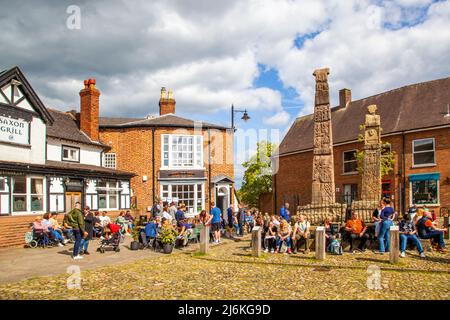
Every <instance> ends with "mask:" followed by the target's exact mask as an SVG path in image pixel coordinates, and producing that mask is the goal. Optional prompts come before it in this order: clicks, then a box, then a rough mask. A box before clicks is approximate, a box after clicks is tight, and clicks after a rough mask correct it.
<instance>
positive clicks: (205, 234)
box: [200, 226, 209, 254]
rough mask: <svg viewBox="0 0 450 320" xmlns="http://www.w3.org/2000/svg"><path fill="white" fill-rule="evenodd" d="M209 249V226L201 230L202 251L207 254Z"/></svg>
mask: <svg viewBox="0 0 450 320" xmlns="http://www.w3.org/2000/svg"><path fill="white" fill-rule="evenodd" d="M208 251H209V226H204V227H203V228H202V229H201V230H200V253H202V254H207V253H208Z"/></svg>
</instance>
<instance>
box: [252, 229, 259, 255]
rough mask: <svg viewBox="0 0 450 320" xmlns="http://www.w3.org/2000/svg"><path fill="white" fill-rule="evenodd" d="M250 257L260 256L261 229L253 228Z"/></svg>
mask: <svg viewBox="0 0 450 320" xmlns="http://www.w3.org/2000/svg"><path fill="white" fill-rule="evenodd" d="M252 256H253V257H260V256H261V228H260V227H254V228H253V230H252Z"/></svg>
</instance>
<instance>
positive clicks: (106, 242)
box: [97, 223, 123, 253]
mask: <svg viewBox="0 0 450 320" xmlns="http://www.w3.org/2000/svg"><path fill="white" fill-rule="evenodd" d="M108 228H109V230H111V236H109V237H108V238H107V239H106V238H104V239H101V240H100V247H98V249H97V251H98V252H100V253H105V251H106V250H105V249H106V248H108V247H110V248H113V250H114V251H115V252H119V251H120V248H119V245H120V243H121V242H122V241H123V234H121V233H120V226H119V225H117V224H113V223H110V224H109V225H108Z"/></svg>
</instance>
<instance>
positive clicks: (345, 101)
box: [339, 88, 352, 109]
mask: <svg viewBox="0 0 450 320" xmlns="http://www.w3.org/2000/svg"><path fill="white" fill-rule="evenodd" d="M350 102H352V90H350V89H347V88H344V89H341V90H339V108H340V109H342V108H347V107H348V105H349V104H350Z"/></svg>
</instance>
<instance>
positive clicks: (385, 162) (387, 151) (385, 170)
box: [355, 125, 395, 177]
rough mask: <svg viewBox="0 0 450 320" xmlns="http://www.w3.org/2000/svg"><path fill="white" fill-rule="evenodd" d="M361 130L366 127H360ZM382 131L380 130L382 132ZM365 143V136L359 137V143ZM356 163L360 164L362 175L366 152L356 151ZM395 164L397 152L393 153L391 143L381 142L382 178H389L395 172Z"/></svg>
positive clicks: (359, 169) (360, 135)
mask: <svg viewBox="0 0 450 320" xmlns="http://www.w3.org/2000/svg"><path fill="white" fill-rule="evenodd" d="M359 129H360V130H364V129H365V127H364V125H361V126H360V127H359ZM381 130H382V129H381V128H380V131H381ZM363 141H364V135H362V134H359V135H358V142H363ZM355 157H356V161H357V164H358V172H359V174H362V172H363V163H364V151H363V150H356V152H355ZM394 164H395V152H393V151H391V148H390V143H388V142H381V176H382V177H384V176H387V175H388V174H389V173H391V172H392V171H394Z"/></svg>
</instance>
